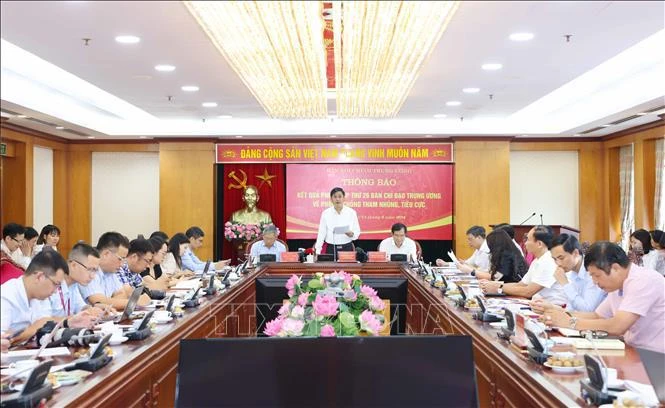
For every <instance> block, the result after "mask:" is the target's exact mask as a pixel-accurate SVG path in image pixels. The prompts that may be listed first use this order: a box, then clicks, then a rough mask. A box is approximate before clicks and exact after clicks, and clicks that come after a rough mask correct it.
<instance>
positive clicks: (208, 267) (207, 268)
mask: <svg viewBox="0 0 665 408" xmlns="http://www.w3.org/2000/svg"><path fill="white" fill-rule="evenodd" d="M210 264H212V261H206V266H204V267H203V272H202V275H205V274H206V273H208V271H209V270H210Z"/></svg>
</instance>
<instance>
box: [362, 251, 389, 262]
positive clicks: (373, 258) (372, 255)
mask: <svg viewBox="0 0 665 408" xmlns="http://www.w3.org/2000/svg"><path fill="white" fill-rule="evenodd" d="M385 261H386V253H385V252H379V251H370V252H368V253H367V262H385Z"/></svg>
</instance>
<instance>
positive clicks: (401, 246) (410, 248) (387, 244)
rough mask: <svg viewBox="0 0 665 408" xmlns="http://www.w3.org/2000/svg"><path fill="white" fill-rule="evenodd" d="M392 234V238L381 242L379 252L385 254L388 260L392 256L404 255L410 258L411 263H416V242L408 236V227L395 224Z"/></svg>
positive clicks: (391, 230)
mask: <svg viewBox="0 0 665 408" xmlns="http://www.w3.org/2000/svg"><path fill="white" fill-rule="evenodd" d="M390 232H391V233H392V237H390V238H386V239H384V240H383V241H381V244H380V245H379V251H380V252H385V253H386V258H387V259H390V255H392V254H404V255H406V256H407V257H408V258H410V259H409V260H410V261H412V262H413V261H416V260H417V259H418V250H417V248H416V242H415V241H414V240H412V239H411V238H409V237H407V236H406V225H404V224H402V223H401V222H398V223H396V224H393V226H392V227H391V228H390Z"/></svg>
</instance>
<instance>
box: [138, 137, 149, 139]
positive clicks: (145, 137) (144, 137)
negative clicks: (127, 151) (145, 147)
mask: <svg viewBox="0 0 665 408" xmlns="http://www.w3.org/2000/svg"><path fill="white" fill-rule="evenodd" d="M147 138H148V136H139V139H147Z"/></svg>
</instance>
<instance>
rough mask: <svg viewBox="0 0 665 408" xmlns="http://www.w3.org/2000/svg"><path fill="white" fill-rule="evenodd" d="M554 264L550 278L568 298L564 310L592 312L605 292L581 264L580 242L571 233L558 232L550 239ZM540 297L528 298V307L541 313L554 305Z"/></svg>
mask: <svg viewBox="0 0 665 408" xmlns="http://www.w3.org/2000/svg"><path fill="white" fill-rule="evenodd" d="M550 252H551V253H552V257H553V258H554V262H556V264H557V268H556V270H555V271H554V279H556V281H557V282H558V283H559V284H560V285H561V286H562V287H563V292H564V293H565V295H566V298H567V299H568V303H567V305H566V310H570V311H574V312H593V311H594V310H596V308H597V307H598V305H599V304H600V302H602V301H603V299H605V297H606V296H607V293H606V292H605V291H603V290H602V289H601V288H599V287H598V285H596V284H595V283H594V282H593V279H591V276H590V275H589V273H588V272H587V270H586V268H585V267H584V255H582V248H581V246H580V242H579V241H578V240H577V238H575V236H574V235H569V234H561V235H559V236H558V237H556V238H555V239H554V243H553V244H552V249H551V250H550ZM558 307H559V306H554V305H552V304H551V303H549V302H546V301H544V300H542V299H536V300H534V301H532V302H531V309H532V310H533V311H535V312H537V313H542V312H544V311H545V310H548V309H550V308H558Z"/></svg>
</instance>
